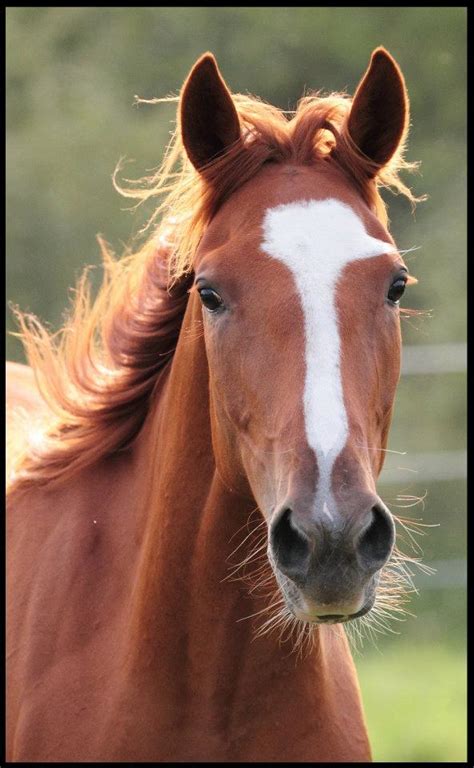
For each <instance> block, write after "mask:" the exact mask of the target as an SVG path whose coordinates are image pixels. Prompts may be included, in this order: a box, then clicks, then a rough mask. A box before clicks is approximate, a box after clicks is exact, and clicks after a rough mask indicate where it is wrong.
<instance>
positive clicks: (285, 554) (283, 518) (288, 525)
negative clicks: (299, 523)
mask: <svg viewBox="0 0 474 768" xmlns="http://www.w3.org/2000/svg"><path fill="white" fill-rule="evenodd" d="M291 518H292V511H291V509H285V510H284V511H283V512H282V514H281V515H280V517H279V518H278V520H277V521H276V522H275V523H274V525H273V527H272V529H271V532H270V543H271V547H272V551H273V555H274V558H275V561H276V564H277V565H278V568H279V569H280V570H281V571H282V572H283V573H285V574H286V575H287V576H290V577H291V576H294V577H298V576H300V577H302V576H304V574H305V573H306V571H307V568H308V564H309V558H310V546H309V541H308V539H307V537H306V536H305V535H304V534H303V533H302V532H301V531H299V530H298V529H297V528H296V526H295V525H294V523H293V522H292V520H291Z"/></svg>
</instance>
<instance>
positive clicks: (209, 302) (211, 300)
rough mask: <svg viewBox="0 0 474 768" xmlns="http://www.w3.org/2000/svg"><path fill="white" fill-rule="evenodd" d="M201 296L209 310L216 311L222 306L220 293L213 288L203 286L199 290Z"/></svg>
mask: <svg viewBox="0 0 474 768" xmlns="http://www.w3.org/2000/svg"><path fill="white" fill-rule="evenodd" d="M199 296H200V297H201V301H202V303H203V304H204V306H205V307H206V309H208V310H209V312H215V311H216V310H217V309H219V308H220V307H221V306H222V303H223V302H222V299H221V297H220V296H219V294H218V293H216V292H215V291H213V290H212V288H201V289H200V290H199Z"/></svg>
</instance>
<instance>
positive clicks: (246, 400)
mask: <svg viewBox="0 0 474 768" xmlns="http://www.w3.org/2000/svg"><path fill="white" fill-rule="evenodd" d="M407 127H408V98H407V94H406V89H405V84H404V80H403V77H402V74H401V72H400V70H399V68H398V66H397V64H396V63H395V61H394V60H393V58H392V57H391V56H390V55H389V54H388V53H387V52H386V51H385V50H384V49H383V48H378V49H377V50H375V51H374V52H373V54H372V58H371V61H370V65H369V67H368V69H367V71H366V73H365V75H364V77H363V78H362V80H361V82H360V84H359V86H358V89H357V91H356V94H355V96H354V98H349V97H348V96H347V95H345V94H331V95H328V96H324V97H323V96H321V95H319V94H313V95H308V96H305V97H304V98H303V99H302V100H301V101H300V102H299V104H298V108H297V109H296V111H295V113H293V114H292V115H291V116H288V115H287V114H286V113H284V112H282V111H280V110H279V109H277V108H275V107H272V106H270V105H268V104H265V103H263V102H262V101H260V100H258V99H255V98H253V97H250V96H243V95H240V94H233V95H232V94H231V92H230V91H229V89H228V88H227V86H226V84H225V82H224V80H223V79H222V77H221V75H220V73H219V70H218V68H217V64H216V62H215V59H214V57H213V56H212V55H211V54H205V55H204V56H202V57H201V58H200V59H199V60H198V61H197V63H196V64H195V66H194V68H193V69H192V71H191V73H190V75H189V76H188V78H187V80H186V82H185V84H184V87H183V89H182V92H181V95H180V98H179V110H178V128H177V131H176V133H175V136H174V139H173V140H172V143H171V145H170V149H169V151H168V153H167V155H166V156H165V161H164V164H163V166H162V168H161V169H160V171H159V172H158V173H157V174H156V175H155V176H154V177H152V178H149V179H148V180H147V183H148V187H146V188H145V187H143V186H141V187H138V186H136V187H133V188H131V189H124V190H122V191H123V193H124V194H126V195H128V196H131V197H136V198H139V199H148V198H154V197H155V198H157V199H160V200H161V202H160V203H159V204H157V205H156V207H155V214H154V215H153V216H152V218H151V221H150V225H152V229H151V233H150V235H149V236H148V239H146V241H144V244H143V245H142V246H141V247H140V248H139V249H138V250H137V252H136V253H134V254H131V255H129V256H128V257H126V258H124V259H119V260H115V259H114V258H113V256H112V255H111V254H110V253H109V252H108V250H107V248H106V246H105V244H103V243H102V248H103V253H104V263H105V281H104V284H103V287H102V289H101V291H100V293H99V295H98V297H97V298H96V299H95V300H94V302H89V300H88V293H87V291H88V288H87V281H86V280H84V281H83V282H82V283H81V284H80V286H79V290H78V295H77V298H76V301H75V308H74V311H73V313H72V315H71V318H70V320H69V321H68V323H67V325H66V327H65V329H63V331H64V332H63V334H62V337H61V339H60V341H59V343H57V339H56V338H54V339H53V338H51V337H50V336H49V334H48V333H47V332H46V331H45V330H44V328H43V327H42V326H41V324H40V323H39V321H37V320H36V319H35V318H34V317H32V316H28V315H22V314H20V313H19V320H20V324H21V327H22V333H23V339H24V343H25V344H26V347H27V353H28V356H29V361H30V365H31V368H32V369H33V370H34V374H35V379H36V381H37V382H38V389H39V391H40V392H41V398H40V395H39V394H38V392H37V391H33V386H36V385H34V384H33V378H34V377H33V374H32V372H31V370H30V369H26V368H22V367H21V366H14V367H13V368H12V370H11V375H12V384H11V390H10V392H11V401H12V409H13V410H12V413H14V414H15V413H16V412H18V413H20V412H23V415H24V416H26V419H23V425H24V426H23V427H21V428H20V426H19V425H20V423H21V422H20V421H18V422H16V421H15V419H12V423H14V424H16V425H17V426H16V427H15V426H13V427H12V428H13V429H14V430H15V429H16V433H15V438H16V439H17V441H18V440H20V442H21V443H22V448H21V450H20V453H19V455H17V458H16V461H15V463H14V468H13V472H12V476H11V487H10V491H9V513H8V537H9V539H8V725H7V730H8V758H9V760H12V761H22V762H34V761H41V762H47V761H72V762H80V761H101V762H105V761H117V762H119V761H120V762H127V761H130V762H136V761H152V762H166V761H175V762H179V761H243V762H245V761H246V762H258V761H271V762H278V761H290V762H291V761H310V762H345V761H347V762H360V761H367V760H370V757H371V753H370V746H369V741H368V736H367V731H366V725H365V722H364V715H363V710H362V706H361V697H360V692H359V687H358V682H357V676H356V673H355V669H354V665H353V661H352V657H351V653H350V648H349V646H348V642H347V639H346V635H345V632H344V631H343V628H342V626H341V625H342V624H343V623H344V622H347V621H351V620H353V619H357V617H361V616H363V615H364V614H367V613H368V612H370V611H371V609H372V608H373V606H374V605H375V610H376V608H377V605H381V606H382V609H383V607H384V606H386V605H389V604H390V600H391V599H392V598H393V599H395V597H394V590H395V587H394V586H393V582H392V585H391V583H390V580H389V579H387V574H389V573H390V569H391V568H392V569H393V558H394V538H395V536H394V522H393V519H392V516H391V514H390V512H389V510H388V509H387V507H386V506H385V504H384V503H383V501H382V500H381V498H380V497H379V496H378V495H377V492H376V480H377V477H378V475H379V473H380V470H381V468H382V464H383V458H384V450H385V446H386V443H387V435H388V431H389V425H390V420H391V414H392V407H393V402H394V395H395V390H396V386H397V382H398V379H399V373H400V311H399V303H398V302H399V299H400V297H401V295H402V293H403V290H404V288H405V285H406V283H407V281H408V280H409V277H408V271H407V268H406V266H405V264H404V262H403V260H402V258H401V255H400V253H399V252H398V251H397V249H396V247H395V245H394V242H393V239H392V238H391V236H390V235H389V233H388V229H387V216H386V212H385V206H384V204H383V202H382V199H381V197H380V194H379V191H378V189H379V187H380V185H391V186H393V187H395V189H396V190H397V191H399V192H402V193H404V194H405V195H407V196H408V197H409V198H410V199H411V200H414V198H413V195H412V194H411V192H410V191H409V190H408V188H407V187H406V186H405V185H404V184H403V182H402V181H401V179H400V178H399V175H398V173H399V171H400V169H401V168H407V167H409V164H408V163H407V162H405V161H404V160H403V156H402V150H403V147H404V142H405V138H406V134H407ZM117 184H118V182H117ZM160 195H162V197H161V198H160V197H159V196H160ZM158 215H160V217H161V219H160V220H161V224H156V226H155V220H156V217H157V216H158ZM28 391H30V394H28ZM17 401H18V402H17ZM18 404H19V406H20V407H19V408H16V405H18ZM15 409H16V410H15ZM37 410H40V411H41V412H42V420H43V422H42V424H43V425H42V427H41V429H40V428H35V414H36V413H37ZM45 414H46V416H45ZM25 421H26V424H25ZM239 541H240V543H238V542H239ZM236 545H237V547H236ZM234 550H237V552H236V554H235V555H233V554H232V553H233V551H234ZM232 563H234V565H235V569H234V571H232V570H231V571H229V564H232ZM249 564H250V566H251V567H250V566H249ZM249 567H250V575H249V573H248V568H249ZM239 569H240V570H239ZM246 569H247V570H246ZM252 569H254V570H252ZM242 573H243V578H239V576H240V575H241V574H242ZM229 576H231V578H229ZM247 578H249V579H250V583H251V584H252V588H251V589H250V590H249V589H248V584H247V581H246V579H247ZM267 591H268V593H267ZM269 594H271V595H272V596H271V597H270V598H269ZM256 630H257V631H256ZM275 630H276V632H275ZM279 632H280V633H281V634H282V636H281V637H280V642H279V638H278V633H279ZM303 645H304V652H302V653H299V654H292V653H291V652H290V651H291V649H294V647H296V648H297V649H298V650H300V651H301V649H302V648H303ZM382 687H383V681H381V689H382Z"/></svg>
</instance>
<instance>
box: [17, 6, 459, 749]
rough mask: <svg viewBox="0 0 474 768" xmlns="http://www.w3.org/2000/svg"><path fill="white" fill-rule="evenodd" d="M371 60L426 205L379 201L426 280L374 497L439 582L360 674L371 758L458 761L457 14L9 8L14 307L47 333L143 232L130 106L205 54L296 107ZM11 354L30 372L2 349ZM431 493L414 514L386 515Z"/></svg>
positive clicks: (142, 127) (423, 581)
mask: <svg viewBox="0 0 474 768" xmlns="http://www.w3.org/2000/svg"><path fill="white" fill-rule="evenodd" d="M377 45H384V46H385V47H386V48H387V49H388V50H389V51H390V52H391V53H392V55H393V56H395V58H396V59H397V61H398V63H399V64H400V66H401V68H402V70H403V73H404V75H405V78H406V82H407V86H408V90H409V94H410V99H411V122H412V130H411V140H410V143H409V152H408V159H410V160H421V161H422V165H421V173H420V174H417V175H413V176H409V177H408V179H407V180H408V181H409V183H410V184H411V185H412V187H413V189H414V190H415V192H416V193H418V194H422V193H427V194H428V195H429V199H428V201H427V202H425V203H422V204H420V205H419V206H418V208H417V210H416V214H415V216H413V215H412V213H411V209H410V205H409V204H408V202H407V201H406V200H404V199H402V198H397V197H393V196H391V195H387V196H386V199H387V200H389V203H390V218H391V222H392V225H391V230H392V234H393V235H394V237H395V240H396V242H397V244H398V246H399V247H400V248H401V249H408V248H412V247H418V250H415V251H413V252H412V253H409V254H408V255H407V256H406V260H407V263H408V264H409V267H410V269H411V271H412V273H413V274H415V275H416V276H417V277H418V279H419V284H418V285H417V286H414V287H411V288H410V289H409V290H408V291H407V294H406V298H405V299H404V302H405V306H411V307H414V308H419V309H427V310H431V317H430V318H427V317H416V318H410V319H406V320H403V321H402V332H403V336H404V344H405V345H407V353H406V357H405V363H404V364H405V370H406V375H404V376H403V377H402V380H401V384H400V388H399V392H398V396H397V407H396V414H395V419H394V424H393V428H392V433H391V439H390V444H389V447H390V449H391V450H393V451H399V452H405V455H400V454H399V453H393V454H391V453H390V454H388V455H387V460H386V466H387V471H386V473H385V475H384V476H383V477H384V479H383V480H382V483H381V486H380V491H381V494H382V496H383V498H384V499H385V500H386V501H387V503H388V504H389V506H390V507H391V509H392V511H393V512H394V513H399V514H402V515H404V516H405V517H408V516H410V517H412V518H417V519H419V518H422V519H423V521H424V522H425V523H427V524H439V527H433V528H427V529H424V530H425V533H427V535H426V536H424V537H423V539H420V544H421V545H422V547H423V550H424V561H425V562H426V563H428V564H431V565H434V566H435V567H436V568H437V572H436V574H434V575H433V576H429V577H427V576H424V575H423V574H420V576H415V583H416V584H417V585H418V587H419V591H420V594H419V596H418V597H414V598H413V600H412V602H411V604H410V606H409V610H410V611H411V612H413V613H414V614H416V616H417V618H413V617H411V616H407V618H406V621H405V622H404V623H400V624H399V623H397V622H395V626H394V629H395V630H396V631H397V632H399V633H400V634H397V635H392V634H390V633H388V634H387V635H380V636H378V638H377V647H376V646H375V645H374V644H372V643H371V642H370V641H366V642H365V643H364V647H363V649H362V651H361V652H360V653H356V655H355V659H356V664H357V666H358V669H359V674H360V681H361V687H362V693H363V697H364V702H365V707H366V713H367V721H368V726H369V731H370V736H371V740H372V744H373V749H374V759H375V760H376V761H388V760H395V761H402V762H403V761H406V762H417V761H428V762H442V761H463V760H465V759H466V691H465V685H466V655H465V651H466V648H465V646H466V642H465V640H466V634H465V629H466V628H465V624H466V589H465V580H466V578H465V556H466V548H465V541H466V502H465V475H466V471H465V454H464V451H465V421H466V380H465V365H464V354H465V348H464V343H465V337H466V9H465V8H459V7H456V8H436V7H432V8H340V7H338V8H152V7H143V8H54V7H49V8H48V7H46V8H41V7H38V8H23V7H16V8H14V7H10V8H7V130H8V133H7V141H8V144H7V281H8V282H7V298H8V299H9V300H11V301H12V302H13V303H15V304H18V305H19V306H20V307H21V308H22V309H29V310H31V311H33V312H35V313H37V314H38V315H39V316H40V317H41V318H42V319H43V320H45V321H48V322H49V323H50V324H51V326H52V327H53V328H57V327H58V326H59V324H60V322H61V318H62V315H63V312H64V309H65V308H66V306H67V304H68V297H69V295H70V290H69V289H70V287H71V286H73V284H74V283H75V281H76V279H77V277H78V276H79V274H80V272H81V270H82V268H83V266H84V265H85V264H98V263H99V254H98V248H97V244H96V240H95V237H96V234H97V233H99V232H100V233H102V234H103V235H104V236H105V237H106V239H107V240H108V241H109V242H111V243H112V244H113V246H114V247H115V250H116V252H118V253H120V252H122V250H123V247H124V244H126V243H128V242H130V238H131V236H132V234H133V233H135V232H136V231H137V229H138V228H139V226H140V225H141V224H142V223H143V220H144V215H145V211H139V212H138V213H135V214H132V213H131V212H130V211H128V210H126V209H127V207H128V203H127V201H124V200H123V199H122V198H120V197H119V196H118V195H117V193H116V192H115V191H114V190H113V187H112V183H111V175H112V172H113V170H114V168H115V165H116V163H117V161H118V160H119V158H120V157H123V156H126V157H127V158H128V159H133V160H134V163H133V165H126V167H125V173H124V175H125V176H130V177H132V178H137V177H139V176H141V175H143V174H144V172H145V171H146V170H149V169H150V168H154V167H156V166H157V165H158V164H159V162H160V160H161V157H162V152H163V149H164V146H165V144H166V142H167V141H168V138H169V132H170V130H171V129H172V128H173V120H174V111H175V108H174V107H173V106H172V105H158V106H156V105H155V106H149V105H141V106H140V107H137V106H134V96H135V94H137V95H139V96H141V97H143V98H151V97H154V96H165V95H168V94H170V93H177V92H178V90H179V88H180V87H181V85H182V82H183V80H184V78H185V76H186V74H187V72H188V71H189V69H190V67H191V66H192V64H193V63H194V61H195V59H196V58H197V57H198V56H199V55H200V54H201V53H203V52H204V51H206V50H211V51H212V52H213V53H214V54H215V55H216V56H217V59H218V62H219V65H220V67H221V70H222V72H223V74H224V77H225V78H226V80H227V82H228V83H229V85H230V87H231V88H232V90H234V91H242V92H251V93H254V94H257V95H259V96H260V97H262V98H263V99H265V100H267V101H270V102H272V103H274V104H277V105H278V106H280V107H283V108H285V109H288V108H290V109H291V108H292V107H294V105H295V103H296V101H297V99H298V98H299V97H300V96H301V95H302V93H303V90H304V89H305V88H307V89H311V88H314V89H318V88H323V89H324V90H325V91H331V90H344V89H346V90H347V91H348V92H350V93H353V92H354V89H355V87H356V85H357V83H358V81H359V79H360V77H361V76H362V74H363V72H364V71H365V68H366V66H367V64H368V61H369V58H370V53H371V51H372V50H373V48H374V47H376V46H377ZM7 323H8V327H9V328H10V329H14V323H13V321H12V318H11V314H10V313H8V320H7ZM415 345H416V346H417V349H416V350H415V352H414V353H413V346H415ZM427 345H430V346H429V348H427ZM441 345H443V346H441ZM408 348H409V349H408ZM7 351H8V357H9V358H10V359H14V360H22V359H23V356H22V350H21V345H20V344H19V342H18V341H17V340H16V339H14V338H12V337H9V338H8V341H7ZM426 492H427V496H426V498H425V500H424V509H423V508H422V507H423V505H422V504H421V503H420V504H419V505H417V506H414V507H411V508H409V509H398V508H397V506H396V505H397V504H403V503H407V502H406V501H405V502H404V501H400V500H398V501H397V497H399V496H400V495H403V496H406V495H411V496H424V495H425V493H426ZM404 549H405V551H406V552H408V553H410V549H409V546H408V545H404ZM413 554H416V553H413Z"/></svg>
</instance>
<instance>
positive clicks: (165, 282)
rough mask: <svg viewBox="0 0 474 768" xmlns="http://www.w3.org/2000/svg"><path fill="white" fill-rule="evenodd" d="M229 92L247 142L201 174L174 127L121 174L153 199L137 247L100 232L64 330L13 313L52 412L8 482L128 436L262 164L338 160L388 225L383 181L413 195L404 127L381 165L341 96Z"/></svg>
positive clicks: (69, 464) (56, 477)
mask: <svg viewBox="0 0 474 768" xmlns="http://www.w3.org/2000/svg"><path fill="white" fill-rule="evenodd" d="M232 98H233V100H234V104H235V107H236V109H237V112H238V115H239V119H240V123H241V128H242V136H243V141H242V142H237V143H236V144H235V145H233V146H231V147H230V149H228V150H227V151H226V152H225V153H224V154H223V155H221V156H219V157H218V158H217V159H216V160H214V161H212V162H211V163H209V164H208V165H207V166H206V168H205V173H201V174H198V173H197V171H196V170H195V169H194V167H193V166H192V164H191V163H190V161H189V160H188V159H187V157H186V153H185V151H184V148H183V145H182V142H181V138H180V130H179V126H178V129H177V130H176V132H175V134H174V136H173V138H172V140H171V142H170V145H169V147H168V149H167V152H166V154H165V158H164V161H163V164H162V166H161V168H160V169H159V171H158V172H157V173H156V174H155V175H154V176H152V177H145V178H144V179H140V180H139V181H137V182H135V183H131V186H130V187H128V188H123V187H122V186H121V185H120V184H119V183H118V182H117V178H116V175H115V178H114V183H115V186H116V188H117V189H118V190H119V191H120V192H121V194H123V195H124V196H126V197H129V198H133V199H136V200H138V201H139V203H140V202H142V201H146V200H150V199H156V200H157V201H158V202H157V205H156V208H155V211H154V213H153V214H152V216H151V218H150V219H149V221H148V224H147V226H146V228H145V230H146V231H147V232H150V234H148V239H147V240H146V242H145V244H144V245H143V246H142V247H141V248H140V249H139V250H138V251H137V252H136V253H134V254H131V255H127V256H125V257H123V258H122V259H119V260H116V259H115V258H114V257H113V256H112V254H111V253H110V250H109V248H108V247H107V245H106V243H105V242H104V241H102V240H99V243H100V246H101V250H102V256H103V265H104V279H103V284H102V287H101V289H100V291H99V293H98V296H97V298H96V299H95V300H94V301H92V300H91V299H90V287H89V283H88V275H87V271H86V272H85V273H84V275H83V277H82V279H81V280H80V282H79V285H78V288H77V292H76V298H75V301H74V306H73V309H72V312H71V315H70V318H69V319H68V321H67V322H66V323H65V325H64V327H63V328H62V330H61V331H60V332H59V333H58V334H54V335H53V334H50V333H49V332H48V331H47V330H46V329H45V328H44V326H43V325H42V324H41V323H40V322H39V320H38V319H37V318H35V317H34V316H32V315H30V314H26V313H22V312H20V311H16V315H17V318H18V322H19V325H20V330H21V334H20V335H21V338H22V341H23V344H24V347H25V350H26V355H27V358H28V361H29V363H30V365H31V367H32V368H33V370H34V371H35V375H36V378H37V382H38V386H39V388H40V391H41V393H42V395H43V397H44V399H45V401H46V402H47V403H48V405H49V407H50V408H51V410H52V411H53V413H54V418H53V419H52V421H51V422H50V423H49V425H48V427H47V429H46V430H45V431H44V434H43V435H42V436H41V439H40V440H38V439H35V440H30V441H29V444H28V446H27V448H26V450H25V451H24V452H23V454H22V455H21V456H20V457H19V459H18V460H17V462H16V466H15V467H14V471H13V474H12V480H11V489H15V490H16V489H20V488H24V487H27V486H30V485H32V484H45V483H56V482H61V481H64V480H66V479H68V478H70V477H71V476H72V475H73V474H75V473H77V472H78V471H80V470H82V469H84V468H86V467H87V466H90V465H91V464H93V463H94V462H97V461H98V460H100V459H102V458H104V457H105V456H109V455H112V454H114V453H115V452H117V451H120V450H124V449H126V448H127V447H129V446H130V445H131V444H132V442H133V440H134V439H135V437H136V436H137V435H138V433H139V432H140V429H141V427H142V425H143V423H144V420H145V418H146V416H147V413H148V411H149V408H150V403H151V402H152V399H153V392H154V390H155V388H156V385H157V383H158V381H159V379H160V375H161V373H162V372H163V370H164V369H165V368H166V366H167V363H168V362H169V361H170V359H171V358H172V355H173V351H174V349H175V346H176V343H177V339H178V336H179V332H180V327H181V322H182V318H183V316H184V312H185V309H186V304H187V298H188V291H189V288H190V287H191V285H192V280H193V274H192V270H193V254H194V252H195V250H196V247H197V245H198V243H199V241H200V239H201V237H202V234H203V232H204V230H205V228H206V226H207V225H208V223H209V221H210V220H211V219H212V217H213V216H214V215H215V213H216V212H217V210H218V209H219V208H220V206H221V205H222V204H223V203H224V202H225V200H227V199H228V198H229V196H230V195H231V194H232V193H233V192H234V191H235V190H237V189H238V188H239V187H241V186H242V185H243V184H244V183H245V182H247V181H248V180H249V179H251V178H252V177H254V176H255V174H257V173H258V171H259V170H260V169H261V168H262V167H263V166H264V164H266V163H270V162H271V163H295V164H305V165H306V164H314V163H331V164H336V165H337V166H338V167H339V168H340V169H341V170H342V171H343V172H344V173H345V174H346V176H347V177H348V178H349V179H350V181H351V183H353V184H354V185H355V186H356V187H357V189H358V190H359V192H360V194H361V195H362V197H363V199H364V200H365V201H366V202H367V204H368V205H369V207H370V208H371V210H373V211H374V212H375V213H376V215H377V216H378V218H379V219H380V220H381V221H382V223H384V224H386V223H387V214H386V209H385V204H384V202H383V200H382V198H381V196H380V193H379V188H380V187H389V188H392V189H393V190H394V191H395V192H397V193H401V194H403V195H405V196H406V197H407V198H408V199H409V200H410V201H411V203H412V204H414V203H415V202H416V201H417V198H415V197H414V195H413V194H412V192H411V191H410V190H409V189H408V187H407V186H406V185H405V184H404V183H403V181H402V180H401V179H400V177H399V172H400V171H401V170H404V169H405V170H406V169H408V170H411V169H413V168H414V167H416V164H415V163H408V162H406V161H405V160H404V159H403V149H404V144H405V140H406V133H407V128H406V130H405V136H404V137H403V141H402V142H401V144H400V147H399V149H398V151H397V152H396V153H395V155H394V156H393V157H392V159H391V160H390V162H389V163H388V164H387V165H385V166H384V167H383V168H381V169H379V168H378V167H377V166H374V163H373V162H372V161H370V160H369V158H367V157H365V156H364V155H362V154H361V152H360V151H359V150H358V149H357V147H356V146H355V145H354V143H353V142H352V141H351V138H350V136H349V133H348V131H347V129H346V118H347V116H348V113H349V110H350V107H351V104H352V99H351V98H350V97H348V96H347V95H345V94H341V93H335V94H331V95H329V96H321V95H320V94H318V93H316V94H313V95H308V96H305V97H304V98H302V99H301V100H300V102H299V103H298V106H297V109H296V111H295V112H294V113H287V112H284V111H282V110H280V109H277V108H276V107H273V106H271V105H269V104H266V103H263V102H262V101H260V100H258V99H257V98H254V97H250V96H244V95H241V94H234V95H233V97H232ZM172 100H176V101H177V98H176V99H172ZM157 101H159V100H157Z"/></svg>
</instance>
